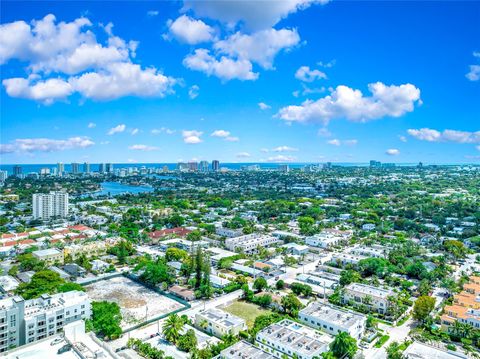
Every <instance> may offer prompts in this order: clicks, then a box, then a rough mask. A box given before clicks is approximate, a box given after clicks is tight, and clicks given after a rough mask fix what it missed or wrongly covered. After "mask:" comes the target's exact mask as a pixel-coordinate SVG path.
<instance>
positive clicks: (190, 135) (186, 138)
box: [182, 130, 203, 144]
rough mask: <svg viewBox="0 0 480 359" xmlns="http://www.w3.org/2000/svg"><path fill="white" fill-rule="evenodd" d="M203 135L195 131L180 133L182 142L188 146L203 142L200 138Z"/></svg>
mask: <svg viewBox="0 0 480 359" xmlns="http://www.w3.org/2000/svg"><path fill="white" fill-rule="evenodd" d="M202 134H203V132H201V131H196V130H184V131H182V137H183V142H185V143H188V144H197V143H200V142H203V141H202V139H201V138H200V136H201V135H202Z"/></svg>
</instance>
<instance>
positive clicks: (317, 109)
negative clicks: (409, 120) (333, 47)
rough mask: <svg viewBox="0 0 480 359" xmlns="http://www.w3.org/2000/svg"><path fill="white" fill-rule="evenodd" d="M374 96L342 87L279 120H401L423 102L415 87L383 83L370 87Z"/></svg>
mask: <svg viewBox="0 0 480 359" xmlns="http://www.w3.org/2000/svg"><path fill="white" fill-rule="evenodd" d="M368 88H369V90H370V92H371V93H372V96H369V97H367V96H364V95H363V94H362V92H361V91H360V90H355V89H352V88H350V87H347V86H344V85H340V86H337V88H336V89H334V90H333V91H332V93H331V94H330V95H328V96H325V97H323V98H320V99H318V100H317V101H312V100H307V101H305V102H303V103H302V104H301V105H291V106H286V107H283V108H281V109H280V111H279V112H278V113H277V117H279V118H281V119H283V120H285V121H287V122H301V123H321V124H323V125H326V124H328V122H329V121H330V120H332V119H336V118H346V119H348V120H350V121H355V122H367V121H370V120H375V119H379V118H382V117H386V116H390V117H400V116H402V115H404V114H405V113H407V112H412V111H413V109H414V107H415V103H420V90H419V89H418V88H417V87H415V86H414V85H412V84H404V85H399V86H396V85H391V86H387V85H385V84H383V83H381V82H376V83H372V84H369V85H368Z"/></svg>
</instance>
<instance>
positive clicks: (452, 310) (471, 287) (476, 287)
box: [441, 276, 480, 331]
mask: <svg viewBox="0 0 480 359" xmlns="http://www.w3.org/2000/svg"><path fill="white" fill-rule="evenodd" d="M441 320H442V328H443V329H444V330H447V331H449V330H450V326H451V325H452V324H453V323H454V322H456V321H459V322H461V323H463V324H469V325H471V326H472V327H474V328H475V329H479V328H480V277H479V276H471V277H470V281H469V282H468V283H466V284H465V285H464V286H463V290H462V292H460V293H459V294H457V295H455V296H454V298H453V304H452V305H447V306H445V308H444V314H443V315H442V317H441Z"/></svg>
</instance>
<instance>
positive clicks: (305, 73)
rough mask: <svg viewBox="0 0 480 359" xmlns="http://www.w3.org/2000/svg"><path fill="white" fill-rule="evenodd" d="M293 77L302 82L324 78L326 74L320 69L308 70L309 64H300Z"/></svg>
mask: <svg viewBox="0 0 480 359" xmlns="http://www.w3.org/2000/svg"><path fill="white" fill-rule="evenodd" d="M295 78H296V79H297V80H300V81H304V82H313V81H315V80H320V79H326V78H327V75H326V74H325V73H324V72H322V71H320V70H316V69H315V70H310V67H309V66H301V67H300V68H299V69H298V70H297V71H296V72H295Z"/></svg>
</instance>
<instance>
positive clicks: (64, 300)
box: [0, 291, 91, 353]
mask: <svg viewBox="0 0 480 359" xmlns="http://www.w3.org/2000/svg"><path fill="white" fill-rule="evenodd" d="M90 315H91V305H90V299H89V298H88V295H87V293H84V292H80V291H71V292H66V293H59V294H54V295H48V294H43V295H42V296H41V297H40V298H37V299H30V300H24V299H23V298H22V297H18V296H17V297H10V298H6V299H2V300H0V353H2V352H5V351H7V350H9V349H11V348H15V347H18V346H21V345H24V344H29V343H33V342H35V341H37V340H41V339H44V338H46V337H49V336H51V335H55V334H57V333H60V332H61V331H62V330H63V327H64V326H65V325H66V324H69V323H72V322H75V321H77V320H83V319H89V318H90Z"/></svg>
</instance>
